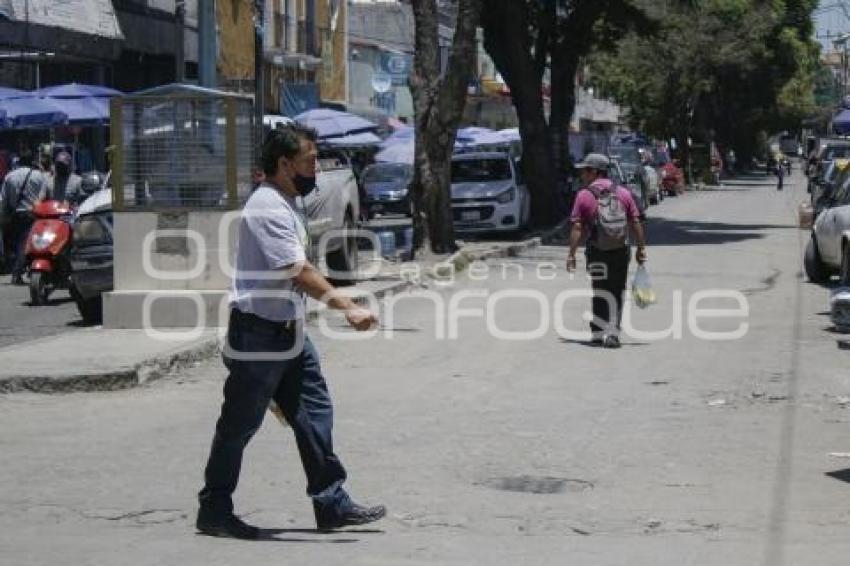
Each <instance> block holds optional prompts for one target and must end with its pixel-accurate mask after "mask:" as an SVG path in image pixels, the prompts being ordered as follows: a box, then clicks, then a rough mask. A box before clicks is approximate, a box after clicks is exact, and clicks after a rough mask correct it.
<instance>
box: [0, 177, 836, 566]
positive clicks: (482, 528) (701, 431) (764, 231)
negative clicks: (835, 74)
mask: <svg viewBox="0 0 850 566" xmlns="http://www.w3.org/2000/svg"><path fill="white" fill-rule="evenodd" d="M792 181H796V183H797V184H796V186H794V187H793V188H791V189H786V191H784V192H782V193H779V192H776V191H775V190H774V188H773V185H772V184H771V181H770V180H763V179H762V180H753V181H747V182H741V183H738V184H736V185H735V186H726V187H725V188H724V189H723V190H719V191H706V192H700V193H691V194H688V195H686V196H684V197H680V198H678V199H670V200H668V201H665V202H664V203H663V204H662V205H661V207H659V208H657V209H653V211H652V212H653V215H654V219H653V220H652V223H651V226H650V228H649V232H650V242H651V243H652V244H653V245H652V246H651V248H650V252H649V268H650V271H651V274H652V276H653V279H654V285H655V288H656V291H657V294H658V297H659V302H658V304H657V305H654V306H653V307H651V308H649V309H647V310H643V311H636V312H634V316H633V317H632V320H633V322H634V324H633V326H634V328H639V329H642V330H643V331H645V332H646V331H649V330H653V331H656V332H658V331H660V330H663V329H667V328H672V329H673V331H674V332H673V336H672V337H667V338H663V339H660V338H657V337H656V338H652V337H647V336H637V333H636V332H634V331H632V332H631V333H630V334H629V335H627V336H624V347H623V348H622V349H620V350H602V349H599V348H594V347H590V346H588V345H587V344H585V343H584V342H583V341H582V339H572V338H570V337H568V336H566V332H564V330H565V329H560V330H559V329H557V328H556V322H555V321H556V320H557V321H558V322H563V326H566V327H568V329H576V330H578V329H581V328H582V326H583V323H582V322H581V315H582V312H583V311H584V310H585V309H586V304H585V301H584V300H583V299H579V300H575V301H573V300H565V301H563V302H562V303H561V304H560V305H559V307H558V308H554V307H553V308H552V309H551V310H548V309H543V308H541V305H543V306H544V307H548V306H549V305H554V304H556V301H557V298H558V296H559V295H560V294H561V293H562V292H563V291H565V290H572V291H578V290H581V289H585V288H586V286H587V282H586V281H585V280H584V279H583V278H582V277H575V278H570V277H568V276H567V274H566V272H565V271H564V269H563V267H562V266H563V261H564V256H565V250H564V249H563V248H562V247H557V246H550V247H543V248H540V249H537V250H533V251H531V252H529V253H528V254H526V255H524V256H521V257H518V258H510V260H500V261H499V262H492V263H489V264H487V266H488V270H489V271H488V274H487V276H486V277H484V272H485V270H484V269H483V266H480V265H479V266H475V270H474V271H470V272H469V275H468V276H467V277H465V278H464V279H462V280H459V281H458V282H457V283H456V284H455V285H454V286H453V287H447V288H438V287H434V286H432V287H431V288H430V289H428V290H420V291H416V292H413V293H411V294H409V295H405V296H404V299H402V300H401V302H400V303H399V304H397V305H396V307H395V308H393V309H391V308H389V306H388V305H384V313H383V322H384V326H385V327H388V328H390V329H395V330H396V331H397V332H395V333H394V335H393V336H392V338H390V337H388V336H386V335H381V336H377V337H373V338H370V339H369V340H368V341H366V342H351V341H348V340H344V339H342V338H340V337H337V338H331V337H329V336H327V335H326V333H323V332H322V331H321V330H320V329H319V328H314V329H313V332H312V333H313V335H314V337H315V338H316V341H317V343H318V344H319V347H320V350H321V351H322V353H323V360H324V368H325V372H326V374H327V375H328V378H329V382H330V386H331V389H332V391H333V395H334V399H335V404H336V427H335V435H336V438H335V445H336V449H337V452H338V453H339V455H340V457H341V458H342V459H343V461H344V462H345V464H346V466H347V467H348V470H349V477H350V480H349V482H348V486H349V489H350V491H351V493H352V494H353V496H354V497H355V498H357V499H358V500H361V501H364V502H369V503H372V502H383V503H386V504H387V505H388V507H389V509H390V516H389V517H388V518H387V519H386V520H384V521H382V522H380V523H377V524H376V525H374V526H370V527H369V528H361V529H352V530H350V531H346V532H340V533H335V534H319V533H316V532H314V531H313V530H312V528H313V521H312V515H311V508H310V505H309V501H308V500H307V499H306V498H305V497H304V487H305V484H304V478H303V475H302V472H301V467H300V463H299V462H298V457H297V450H296V447H295V445H294V442H293V440H292V438H291V434H290V432H289V431H288V430H285V429H282V428H281V426H280V425H279V424H278V423H277V421H276V420H275V419H274V418H268V419H267V420H266V422H265V424H264V426H263V428H262V429H261V431H260V432H259V434H258V435H257V437H256V438H255V439H254V440H253V442H252V444H251V445H250V447H249V449H248V450H247V453H246V460H245V465H244V467H243V470H242V481H241V484H240V488H239V490H238V491H237V497H236V505H237V510H238V512H240V513H242V514H243V515H245V516H246V519H247V520H249V521H251V522H253V523H256V524H258V525H260V526H261V527H264V528H266V529H268V530H267V531H266V535H267V540H265V541H263V542H253V543H251V542H239V541H229V540H219V539H210V538H207V537H202V536H197V535H195V534H194V529H193V526H192V522H193V520H194V513H195V510H196V502H195V492H196V491H197V489H198V488H199V487H200V482H201V472H202V468H203V464H204V459H205V457H206V454H207V449H208V446H209V442H210V439H211V435H212V431H213V426H214V422H215V418H216V416H217V414H218V410H219V404H220V401H221V393H220V391H221V386H222V383H223V379H224V377H225V374H224V370H223V368H222V366H221V364H220V362H219V361H217V360H211V361H209V362H208V363H204V364H202V365H199V366H198V367H195V368H193V369H191V370H189V371H186V372H184V373H183V374H181V375H179V376H176V377H174V378H171V379H167V380H163V381H160V382H155V383H152V384H149V385H148V386H146V387H143V388H140V389H136V390H131V391H123V392H116V393H106V394H102V393H95V394H71V395H65V396H37V395H30V394H18V395H8V396H0V405H2V410H0V450H2V454H3V463H4V465H3V466H0V531H1V532H3V536H2V537H0V556H3V557H4V562H5V563H9V564H15V565H17V564H27V565H48V564H50V565H53V564H58V563H62V564H92V565H94V564H98V565H99V564H126V565H131V566H134V565H155V564H156V565H160V564H181V565H193V564H197V565H218V564H221V565H232V564H252V565H262V564H281V563H285V564H330V565H335V564H340V565H342V564H345V565H393V566H399V565H424V564H440V565H444V564H449V565H453V564H458V565H469V564H482V565H488V566H490V565H503V564H504V565H516V564H529V565H538V564H545V565H548V564H551V565H558V566H561V565H563V564H579V565H594V566H598V565H611V566H614V565H617V566H622V565H623V564H628V565H630V566H635V565H647V566H650V565H651V566H666V565H669V566H683V565H717V566H730V565H734V566H737V565H747V566H749V565H764V566H783V565H789V566H790V565H797V564H805V565H810V564H811V565H815V564H816V565H818V566H830V565H833V564H834V565H839V564H841V565H843V564H846V562H847V556H848V552H850V542H848V538H847V525H848V521H850V508H848V504H847V502H848V493H849V492H850V486H848V482H850V459H847V458H846V457H842V456H841V453H850V412H848V411H850V397H848V395H850V380H848V372H847V363H848V355H850V354H848V352H847V350H846V349H844V347H845V346H844V343H843V341H842V338H843V337H842V336H841V335H836V334H833V333H832V332H830V331H829V320H828V317H826V316H825V315H824V311H826V310H827V297H828V290H827V289H824V288H820V287H816V286H813V285H810V284H808V283H806V282H805V281H804V279H803V278H802V275H801V273H800V263H801V262H800V257H801V250H802V244H803V243H804V241H805V238H806V236H807V235H806V233H805V232H804V231H800V230H798V229H797V228H796V227H795V207H796V205H797V204H798V203H799V201H800V200H802V199H803V198H805V189H804V188H802V186H801V178H799V177H796V176H795V177H794V178H792ZM550 263H551V266H549V265H548V264H550ZM541 265H543V267H541ZM538 270H540V271H538ZM473 274H475V275H474V276H473ZM500 291H501V292H502V293H501V294H500V295H496V293H498V292H500ZM719 291H723V292H726V293H727V294H729V293H730V292H733V293H734V295H732V296H734V297H738V298H739V299H740V298H741V297H743V302H744V304H745V305H746V307H747V311H746V313H745V314H744V315H743V316H739V315H731V314H730V313H726V316H725V317H723V318H713V319H711V318H706V317H703V316H701V315H702V314H703V313H702V312H701V311H700V309H705V308H708V307H714V308H724V309H730V308H731V307H732V306H733V303H730V302H729V300H725V301H724V300H721V299H719V298H718V295H717V292H719ZM431 292H433V293H431ZM517 292H525V296H524V297H523V298H517V296H516V295H517ZM707 292H712V293H713V295H712V296H713V297H714V298H708V299H706V301H707V302H696V304H694V302H693V301H694V297H695V296H698V293H702V294H703V295H704V296H705V295H706V293H707ZM461 293H466V294H465V295H464V298H462V299H460V297H461ZM507 293H513V295H509V294H507ZM494 296H495V297H499V299H498V300H499V302H498V304H497V306H495V307H494V308H493V310H492V313H491V315H489V316H488V315H486V314H483V315H482V314H480V313H479V314H476V312H475V311H483V312H484V313H486V312H487V309H486V305H487V302H488V300H489V301H492V300H494V299H493V297H494ZM680 297H681V299H680ZM452 300H455V301H458V300H460V301H461V302H460V303H459V304H457V305H455V306H456V307H457V308H456V309H450V308H449V306H448V305H450V304H451V302H452ZM441 305H442V307H441ZM458 309H465V310H464V312H463V313H460V311H459V310H458ZM547 310H548V312H549V316H548V318H549V319H550V324H548V325H546V324H542V323H543V322H545V319H546V318H547V315H544V314H541V313H543V312H546V311H547ZM679 311H681V312H682V317H681V323H679V322H677V321H678V320H680V319H679V317H678V316H677V313H678V312H679ZM447 312H448V314H447V316H442V315H441V314H438V313H443V314H446V313H447ZM452 312H454V313H456V314H462V315H463V316H462V317H461V318H459V320H458V322H457V324H456V325H454V324H453V323H452V322H451V320H452V316H451V313H452ZM389 313H394V316H392V317H391V316H389ZM694 313H696V314H694ZM739 314H740V313H739ZM692 315H693V316H692ZM488 320H489V322H490V324H489V325H488V323H487V321H488ZM494 324H495V326H496V330H498V331H501V332H503V333H504V332H508V331H514V332H516V331H523V330H524V331H532V330H534V329H536V328H538V327H541V328H542V331H541V332H540V333H539V334H538V335H537V336H536V337H534V338H532V339H529V340H522V341H520V340H508V339H507V338H506V337H504V336H502V337H501V338H499V337H497V336H496V335H495V332H496V330H494V328H493V325H494ZM742 324H746V333H745V334H744V335H743V336H742V337H740V338H737V339H727V340H718V339H716V337H714V338H712V339H709V337H706V336H704V335H700V332H707V331H712V332H715V333H720V332H725V333H726V338H731V337H730V336H729V333H731V332H733V331H735V330H737V329H739V328H740V327H741V325H742ZM339 325H341V321H340V320H339V319H334V320H333V321H332V323H331V325H330V326H331V327H332V329H336V330H337V331H339V330H338V326H339ZM455 327H456V331H457V332H456V333H457V336H456V337H454V338H453V337H452V335H453V334H454V330H455ZM438 329H442V334H443V335H442V336H441V332H440V331H438ZM679 329H681V330H680V331H679ZM339 332H343V331H339ZM679 334H680V335H679ZM343 336H346V337H350V336H351V335H350V334H348V333H343ZM833 453H838V455H833Z"/></svg>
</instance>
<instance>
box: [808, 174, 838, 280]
mask: <svg viewBox="0 0 850 566" xmlns="http://www.w3.org/2000/svg"><path fill="white" fill-rule="evenodd" d="M827 198H828V202H827V203H826V207H825V208H824V210H823V211H822V212H821V213H820V214H819V215H818V217H817V218H816V219H815V224H814V227H813V228H812V237H811V239H810V240H809V243H808V245H807V246H806V251H805V257H804V258H803V259H804V267H805V270H806V276H807V277H808V278H809V281H812V282H813V283H826V282H828V281H829V278H830V277H831V276H832V275H833V274H838V275H839V277H840V279H841V284H842V285H850V177H844V179H843V181H842V182H841V184H840V185H839V186H837V187H836V188H835V190H834V192H833V193H832V195H830V196H829V197H827Z"/></svg>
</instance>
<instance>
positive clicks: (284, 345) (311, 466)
mask: <svg viewBox="0 0 850 566" xmlns="http://www.w3.org/2000/svg"><path fill="white" fill-rule="evenodd" d="M227 336H228V341H229V346H230V347H231V348H232V349H233V350H235V351H236V352H241V353H260V352H268V353H275V352H285V351H288V350H289V349H291V348H293V346H294V344H295V342H296V340H295V333H294V331H292V330H283V329H282V328H277V329H276V328H272V327H270V326H269V325H264V324H255V323H252V321H251V320H246V319H245V318H244V315H243V316H239V315H238V313H237V312H236V311H234V313H232V314H231V317H230V326H229V328H228V332H227ZM236 357H239V356H237V355H235V354H234V355H233V358H236ZM290 357H291V356H290ZM233 358H231V357H228V356H227V352H225V355H224V363H225V365H226V366H227V368H228V369H229V370H230V375H229V376H228V377H227V381H226V382H225V385H224V404H223V405H222V407H221V416H220V417H219V419H218V423H217V424H216V429H215V437H214V438H213V443H212V448H211V450H210V456H209V460H208V462H207V466H206V471H205V473H204V476H205V485H204V488H203V489H202V490H201V492H200V493H199V494H198V498H199V500H200V503H201V506H202V507H203V508H206V509H208V510H210V511H212V512H214V513H222V514H225V513H230V512H232V511H233V502H232V495H233V492H234V491H235V490H236V484H237V482H238V480H239V470H240V468H241V466H242V453H243V451H244V450H245V446H246V445H247V444H248V441H249V440H251V437H253V436H254V433H256V432H257V430H258V429H259V428H260V425H261V424H262V422H263V417H264V416H265V415H266V413H267V411H268V407H269V402H270V401H272V400H274V401H275V402H276V403H277V405H278V407H280V409H281V412H282V413H283V415H284V417H285V418H286V421H287V423H288V424H289V426H291V427H292V431H293V433H295V442H296V444H297V445H298V452H299V454H300V456H301V463H302V465H303V466H304V473H305V474H306V476H307V494H308V495H309V496H310V497H312V498H313V503H314V507H315V510H316V512H317V513H322V514H323V515H325V516H334V515H336V514H338V513H341V512H342V511H343V510H345V507H346V505H349V504H350V499H349V497H348V495H347V494H346V492H345V490H344V489H343V488H342V484H343V482H344V481H345V478H346V473H345V468H343V466H342V464H341V463H340V461H339V458H337V456H336V454H334V451H333V441H332V429H333V407H332V405H331V398H330V394H329V393H328V388H327V384H326V383H325V379H324V377H323V376H322V369H321V366H320V365H319V358H318V353H317V352H316V349H315V347H314V346H313V344H312V342H311V341H310V339H309V338H307V337H306V336H305V339H304V347H303V349H302V350H301V352H300V353H299V354H297V355H295V356H294V357H291V359H280V360H264V361H257V360H244V359H233Z"/></svg>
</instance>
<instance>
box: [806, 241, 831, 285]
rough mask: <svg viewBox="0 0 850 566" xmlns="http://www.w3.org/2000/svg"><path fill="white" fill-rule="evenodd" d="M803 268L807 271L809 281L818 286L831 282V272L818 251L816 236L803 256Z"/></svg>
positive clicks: (807, 246)
mask: <svg viewBox="0 0 850 566" xmlns="http://www.w3.org/2000/svg"><path fill="white" fill-rule="evenodd" d="M803 267H804V269H805V270H806V277H808V278H809V281H810V282H812V283H815V284H817V285H823V284H824V283H827V282H828V281H829V271H827V269H826V265H824V263H823V260H822V259H821V257H820V252H819V251H818V244H817V241H816V240H815V238H814V236H812V238H811V239H810V240H809V243H808V244H807V245H806V251H805V254H804V256H803Z"/></svg>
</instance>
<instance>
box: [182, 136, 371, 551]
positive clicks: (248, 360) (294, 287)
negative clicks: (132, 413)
mask: <svg viewBox="0 0 850 566" xmlns="http://www.w3.org/2000/svg"><path fill="white" fill-rule="evenodd" d="M315 142H316V135H315V132H314V131H313V130H308V129H304V128H301V127H298V126H293V127H288V128H283V129H275V130H272V131H271V132H269V134H268V135H267V136H266V140H265V142H264V144H263V150H262V165H263V171H264V173H265V181H263V182H262V183H261V184H260V185H259V186H258V187H257V189H256V190H255V191H254V192H253V194H252V195H251V198H250V199H249V200H248V202H247V203H246V205H245V209H244V210H243V212H242V220H241V222H240V225H239V243H238V248H237V256H236V274H235V277H234V280H233V292H232V296H231V309H232V310H231V315H230V323H229V327H228V332H227V344H226V346H225V351H224V356H223V357H224V363H225V365H226V366H227V368H228V369H229V370H230V375H229V376H228V378H227V382H226V383H225V386H224V404H223V405H222V408H221V416H220V417H219V419H218V423H217V425H216V431H215V437H214V439H213V444H212V448H211V450H210V456H209V460H208V462H207V466H206V470H205V474H204V475H205V484H204V488H203V489H202V490H201V492H200V493H199V494H198V497H199V500H200V510H199V512H198V518H197V522H196V526H197V528H198V530H199V531H200V532H202V533H204V534H209V535H214V536H226V537H234V538H243V539H255V538H258V536H259V534H260V531H259V529H257V528H256V527H253V526H251V525H247V524H246V523H244V522H243V521H242V520H241V519H239V518H238V517H236V515H234V514H233V502H232V494H233V492H234V490H235V489H236V484H237V481H238V478H239V470H240V467H241V463H242V453H243V451H244V449H245V446H246V445H247V443H248V441H249V440H250V439H251V437H252V436H253V435H254V433H256V431H257V430H258V429H259V428H260V425H261V423H262V421H263V417H264V415H265V413H266V410H267V408H268V406H269V403H270V402H271V401H274V402H275V403H276V404H277V405H278V407H279V408H280V410H281V412H282V413H283V415H284V417H285V418H286V420H287V422H288V423H289V425H290V426H291V427H292V431H293V433H294V434H295V440H296V443H297V445H298V451H299V453H300V456H301V462H302V464H303V466H304V472H305V474H306V476H307V494H308V495H309V496H310V497H311V498H312V500H313V508H314V513H315V517H316V525H317V527H318V528H319V529H320V530H332V529H337V528H340V527H345V526H348V525H362V524H366V523H370V522H372V521H377V520H378V519H381V518H382V517H384V515H385V514H386V509H385V508H384V507H383V506H380V505H379V506H376V507H364V506H361V505H358V504H356V503H354V501H352V500H351V498H350V497H349V496H348V494H347V493H346V491H345V490H344V489H343V487H342V484H343V482H344V481H345V479H346V472H345V468H344V467H343V465H342V463H341V462H340V461H339V458H338V457H337V456H336V454H334V451H333V440H332V434H331V430H332V428H333V407H332V405H331V399H330V395H329V393H328V389H327V385H326V383H325V379H324V376H323V375H322V370H321V367H320V365H319V356H318V353H317V352H316V349H315V347H314V346H313V344H312V342H311V341H310V338H309V337H307V336H306V335H305V334H304V313H305V300H306V297H305V295H309V296H311V297H313V298H315V299H317V300H321V301H324V302H325V303H326V304H327V305H328V306H329V307H330V308H333V309H338V310H342V311H344V312H345V316H346V318H347V320H348V322H349V324H350V325H351V326H352V327H354V328H355V329H356V330H358V331H364V330H368V329H369V328H371V327H372V325H374V324H376V323H377V322H378V320H377V317H376V316H375V315H374V314H373V313H371V312H370V311H368V310H366V309H363V308H360V307H358V306H357V305H356V304H354V303H353V302H352V301H351V299H349V298H348V297H345V296H343V295H341V294H339V293H337V291H336V290H335V289H334V288H333V287H332V286H331V285H330V284H329V283H328V282H327V280H326V279H325V278H324V277H323V276H322V274H321V273H320V272H319V271H318V270H317V269H316V268H315V267H314V266H313V265H312V264H310V262H309V261H308V260H307V253H306V248H307V247H308V246H309V242H308V237H307V230H306V226H305V219H304V218H303V217H301V215H300V214H299V213H298V207H297V205H296V202H297V201H296V199H297V198H298V197H303V196H306V195H307V194H308V193H309V192H311V191H312V190H313V189H314V188H315V185H316V177H315V176H316V156H317V153H316V143H315Z"/></svg>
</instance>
